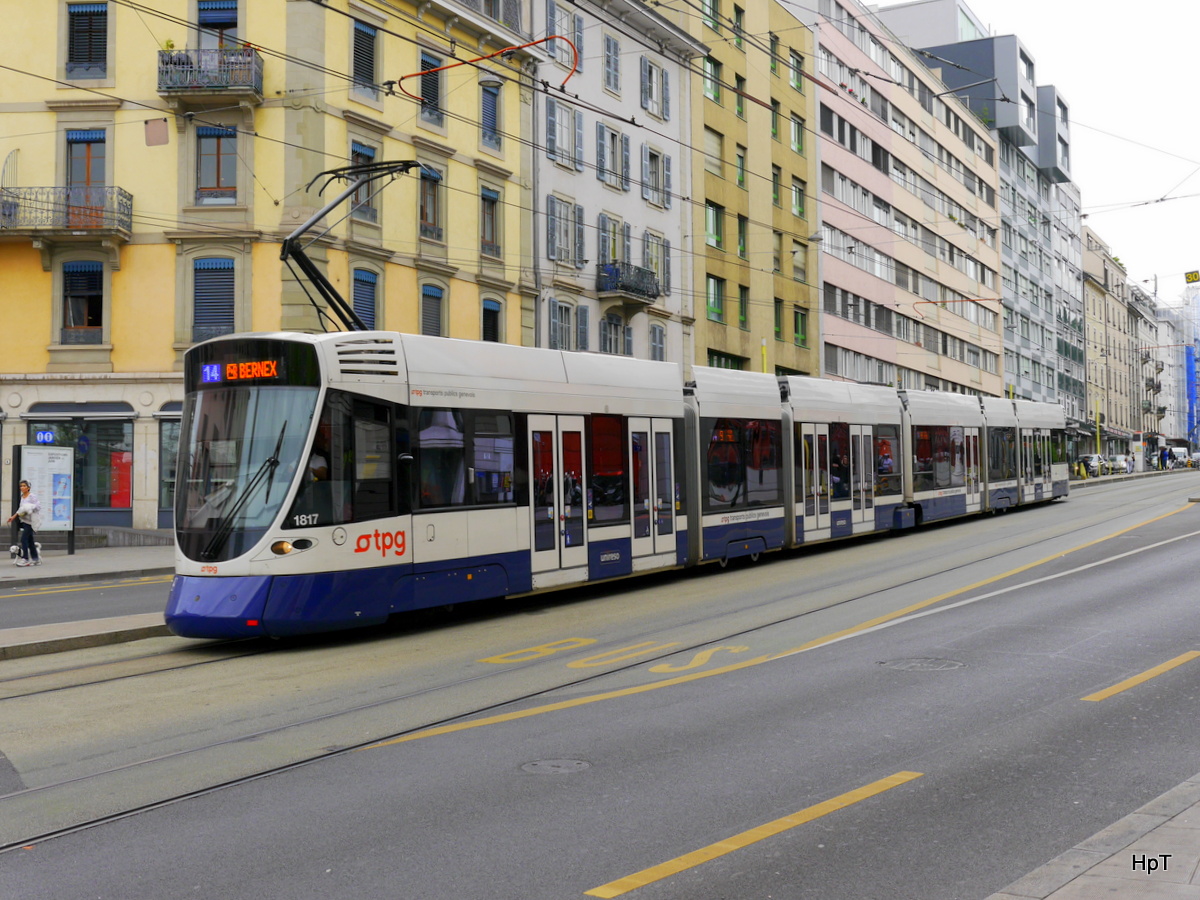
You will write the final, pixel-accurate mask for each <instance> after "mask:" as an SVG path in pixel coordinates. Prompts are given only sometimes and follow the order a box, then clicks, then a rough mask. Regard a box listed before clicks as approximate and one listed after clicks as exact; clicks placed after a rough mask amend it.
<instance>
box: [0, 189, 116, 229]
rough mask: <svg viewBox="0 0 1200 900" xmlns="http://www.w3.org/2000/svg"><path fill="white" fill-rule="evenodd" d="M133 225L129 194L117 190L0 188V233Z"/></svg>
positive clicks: (110, 227)
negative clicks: (0, 231) (1, 231)
mask: <svg viewBox="0 0 1200 900" xmlns="http://www.w3.org/2000/svg"><path fill="white" fill-rule="evenodd" d="M132 223H133V195H132V194H130V193H129V191H127V190H124V189H123V188H119V187H96V186H92V187H25V188H22V187H7V188H0V230H3V231H69V232H88V233H94V232H109V231H111V232H123V233H124V234H125V235H126V236H128V235H129V234H130V233H131V231H132Z"/></svg>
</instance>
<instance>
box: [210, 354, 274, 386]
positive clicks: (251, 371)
mask: <svg viewBox="0 0 1200 900" xmlns="http://www.w3.org/2000/svg"><path fill="white" fill-rule="evenodd" d="M278 377H279V360H277V359H257V360H252V361H250V362H231V363H207V364H205V365H202V366H201V367H200V381H201V382H202V383H204V384H220V383H222V382H225V381H250V380H257V379H264V378H278Z"/></svg>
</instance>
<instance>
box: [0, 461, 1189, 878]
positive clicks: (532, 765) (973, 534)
mask: <svg viewBox="0 0 1200 900" xmlns="http://www.w3.org/2000/svg"><path fill="white" fill-rule="evenodd" d="M1192 487H1193V485H1192V479H1191V478H1186V479H1184V478H1170V479H1157V480H1154V481H1149V480H1147V481H1141V482H1136V483H1127V484H1118V485H1112V486H1105V487H1103V488H1091V489H1089V490H1087V491H1080V492H1077V493H1076V494H1075V495H1073V496H1072V498H1071V499H1070V500H1069V501H1067V502H1065V503H1056V504H1053V505H1049V506H1046V507H1042V508H1038V509H1032V510H1027V511H1020V512H1017V513H1013V514H1009V515H1004V516H998V517H989V518H981V519H976V520H972V521H969V522H964V523H959V524H955V525H950V526H945V527H937V528H927V529H922V530H921V531H920V532H918V533H915V534H909V535H905V536H902V537H896V538H889V539H884V540H871V541H866V542H856V543H848V544H846V545H844V546H840V547H836V548H831V549H827V550H824V551H820V552H806V553H800V554H795V555H792V556H789V557H786V558H782V559H777V560H774V561H771V562H762V563H759V564H758V565H753V566H752V565H746V566H742V567H738V568H731V569H730V570H727V571H725V572H718V571H715V570H714V571H711V572H704V573H700V574H695V573H693V574H685V575H681V576H672V577H659V578H652V579H648V580H643V581H631V582H626V583H623V584H622V585H619V586H618V587H616V588H615V589H614V588H611V587H610V588H606V589H593V590H591V591H587V592H577V593H573V594H569V595H562V596H559V597H555V598H550V599H543V600H538V601H537V602H536V603H535V604H534V605H524V606H517V608H515V609H509V610H504V609H496V608H492V609H477V610H473V611H471V612H470V613H467V614H461V613H460V614H457V615H450V616H447V615H431V616H426V617H417V618H414V620H412V621H410V622H407V623H403V624H402V625H401V626H400V627H398V628H393V629H388V630H383V631H376V632H371V633H369V634H365V635H343V636H339V637H336V638H323V639H320V640H310V641H304V642H297V643H294V644H287V645H283V646H279V645H265V644H263V645H260V644H240V645H228V644H227V645H214V644H206V643H195V642H192V643H188V642H182V641H178V640H176V639H159V640H155V641H144V642H139V643H138V644H136V645H126V646H124V647H121V648H97V649H96V650H91V651H78V652H76V653H70V654H58V655H57V656H56V657H55V658H49V657H44V658H37V659H34V660H15V661H11V662H9V663H4V664H2V665H3V668H0V751H2V752H3V753H4V754H5V755H6V756H7V758H8V760H9V762H10V764H11V771H10V772H9V773H8V775H7V776H5V775H4V774H3V773H2V772H0V790H4V789H7V790H8V793H7V794H6V795H4V796H0V844H3V845H4V846H5V847H8V848H11V849H7V850H6V852H4V853H3V854H0V896H5V897H7V896H13V897H22V898H31V900H33V898H42V897H45V898H54V900H61V898H74V897H103V898H110V897H111V898H122V900H129V898H142V897H145V898H154V900H158V898H173V897H185V896H186V897H196V896H209V897H222V898H243V897H245V898H252V897H253V898H264V897H288V898H305V897H314V898H315V897H322V898H327V897H351V896H355V897H357V896H397V897H400V896H402V897H405V898H438V900H440V898H477V897H478V898H483V897H499V898H513V900H540V898H563V897H587V896H600V897H612V896H630V897H634V898H637V900H647V898H648V900H661V898H688V900H708V898H712V900H716V898H730V900H734V898H736V900H743V898H757V897H763V898H767V897H776V898H810V897H811V898H823V900H840V898H846V900H863V898H881V900H882V898H888V900H895V898H913V900H918V898H919V900H949V898H970V897H978V898H983V897H986V896H987V895H988V894H990V893H992V892H993V891H996V890H998V889H1000V888H1001V887H1003V886H1004V885H1006V884H1008V883H1009V882H1011V881H1013V880H1014V879H1016V878H1018V877H1020V876H1021V875H1024V874H1025V873H1026V872H1028V871H1030V870H1032V869H1034V868H1036V867H1037V866H1038V865H1040V864H1041V863H1043V862H1045V861H1046V860H1048V859H1050V858H1052V857H1054V856H1055V855H1057V854H1058V853H1060V852H1062V851H1063V850H1065V849H1067V848H1069V847H1071V846H1073V845H1074V844H1075V843H1078V842H1079V841H1080V840H1082V839H1083V838H1085V837H1087V836H1089V835H1091V834H1093V833H1094V832H1096V831H1098V830H1100V829H1101V828H1104V827H1106V826H1107V825H1109V824H1110V823H1112V822H1113V821H1116V820H1117V819H1119V818H1120V817H1121V816H1123V815H1125V814H1127V813H1128V812H1130V811H1131V810H1133V809H1135V808H1137V807H1138V806H1140V805H1141V804H1142V803H1144V802H1146V801H1147V800H1149V799H1151V798H1153V797H1155V796H1157V795H1158V794H1161V793H1162V792H1164V791H1165V790H1167V789H1169V788H1170V787H1173V786H1174V785H1175V784H1177V783H1179V782H1180V781H1182V780H1184V779H1185V778H1188V777H1190V776H1192V775H1193V774H1194V773H1195V772H1196V771H1200V722H1198V721H1197V717H1196V716H1195V714H1194V712H1195V706H1196V694H1197V689H1198V686H1200V658H1196V657H1197V656H1200V654H1198V653H1197V650H1200V626H1198V625H1197V622H1196V613H1195V597H1194V591H1195V587H1194V585H1195V562H1194V560H1195V557H1196V552H1197V548H1198V543H1197V541H1198V539H1200V509H1197V508H1195V507H1193V506H1191V505H1190V504H1188V503H1187V498H1188V494H1189V488H1192ZM1197 487H1200V485H1198V486H1197ZM1197 492H1198V493H1200V491H1197ZM1167 666H1170V667H1169V668H1167ZM1139 675H1140V676H1142V678H1141V680H1140V681H1137V682H1136V683H1133V682H1129V681H1128V679H1131V678H1134V677H1135V676H1139ZM263 773H270V774H269V775H268V776H267V777H255V776H258V775H260V774H263ZM230 782H235V783H233V784H231V785H230V786H226V787H223V788H221V789H218V790H210V788H213V787H214V786H220V785H225V784H228V783H230ZM189 792H196V793H194V794H191V795H189ZM157 804H162V805H157ZM138 807H146V808H145V809H142V811H138V812H136V813H135V814H132V815H123V813H124V812H127V811H129V810H134V809H136V808H138ZM106 816H115V818H112V819H107V820H106V819H104V817H106ZM74 826H86V827H84V828H83V829H82V830H79V831H74V832H71V833H61V832H62V831H63V830H67V831H69V830H70V829H71V828H72V827H74ZM1165 852H1170V851H1169V850H1167V851H1165Z"/></svg>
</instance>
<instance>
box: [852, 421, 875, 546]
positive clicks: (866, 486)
mask: <svg viewBox="0 0 1200 900" xmlns="http://www.w3.org/2000/svg"><path fill="white" fill-rule="evenodd" d="M873 432H874V429H872V428H871V426H870V425H851V426H850V494H851V496H852V497H853V499H854V510H853V513H854V515H853V521H854V522H855V523H856V524H857V523H860V522H869V523H870V524H872V525H874V524H875V476H874V471H875V468H874V459H875V455H874V452H873V451H874V449H875V440H874V433H873Z"/></svg>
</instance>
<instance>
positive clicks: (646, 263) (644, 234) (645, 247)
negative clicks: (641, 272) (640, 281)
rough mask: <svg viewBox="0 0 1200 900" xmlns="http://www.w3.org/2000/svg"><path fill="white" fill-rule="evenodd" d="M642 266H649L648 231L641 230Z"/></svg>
mask: <svg viewBox="0 0 1200 900" xmlns="http://www.w3.org/2000/svg"><path fill="white" fill-rule="evenodd" d="M642 268H643V269H648V268H650V232H649V231H643V232H642Z"/></svg>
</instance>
